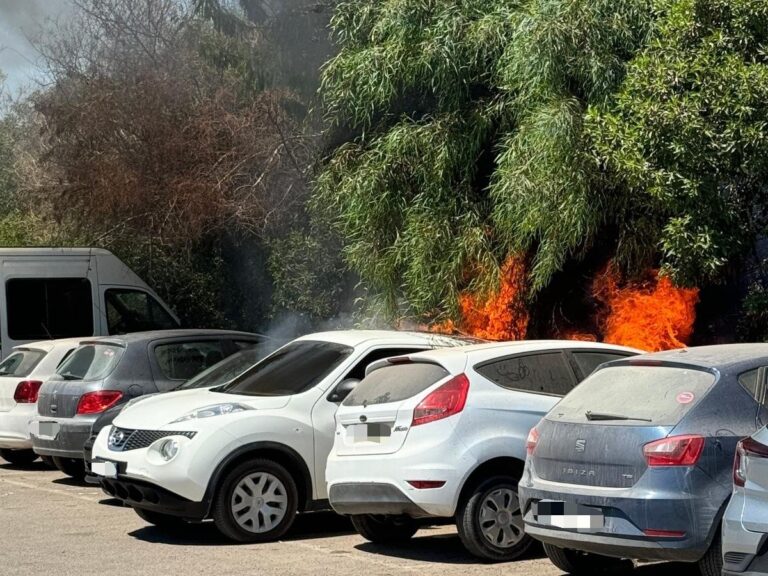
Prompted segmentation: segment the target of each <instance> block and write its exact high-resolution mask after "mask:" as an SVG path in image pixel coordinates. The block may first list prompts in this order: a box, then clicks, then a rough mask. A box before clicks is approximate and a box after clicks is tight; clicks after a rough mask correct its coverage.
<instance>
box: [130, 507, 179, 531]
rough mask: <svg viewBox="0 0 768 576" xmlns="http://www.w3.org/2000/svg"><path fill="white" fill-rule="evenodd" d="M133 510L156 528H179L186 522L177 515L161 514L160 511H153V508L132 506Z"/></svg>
mask: <svg viewBox="0 0 768 576" xmlns="http://www.w3.org/2000/svg"><path fill="white" fill-rule="evenodd" d="M133 511H134V512H136V514H137V515H138V516H139V518H141V519H142V520H144V522H149V523H150V524H152V525H154V526H157V527H158V528H179V527H182V526H185V525H186V524H187V523H186V522H185V521H184V520H183V519H182V518H179V517H178V516H171V515H170V514H163V513H162V512H155V511H154V510H143V509H142V508H134V509H133Z"/></svg>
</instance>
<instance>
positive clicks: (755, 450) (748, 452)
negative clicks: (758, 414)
mask: <svg viewBox="0 0 768 576" xmlns="http://www.w3.org/2000/svg"><path fill="white" fill-rule="evenodd" d="M747 456H749V457H750V458H768V446H766V445H765V444H761V443H760V442H758V441H757V440H753V439H752V438H744V440H742V441H741V442H739V444H738V445H737V446H736V458H734V460H733V483H734V484H735V485H736V486H738V487H740V488H743V487H744V484H746V483H747Z"/></svg>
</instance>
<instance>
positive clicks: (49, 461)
mask: <svg viewBox="0 0 768 576" xmlns="http://www.w3.org/2000/svg"><path fill="white" fill-rule="evenodd" d="M40 460H42V461H43V464H45V465H46V466H47V467H48V468H52V469H54V470H55V469H56V464H54V463H53V458H51V457H50V456H40Z"/></svg>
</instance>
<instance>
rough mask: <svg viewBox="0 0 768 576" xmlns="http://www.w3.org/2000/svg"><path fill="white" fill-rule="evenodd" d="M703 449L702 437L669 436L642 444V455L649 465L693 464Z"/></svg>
mask: <svg viewBox="0 0 768 576" xmlns="http://www.w3.org/2000/svg"><path fill="white" fill-rule="evenodd" d="M703 451H704V437H703V436H696V435H686V436H670V437H669V438H662V439H661V440H656V441H655V442H651V443H650V444H646V445H645V446H643V455H644V456H645V460H646V461H647V462H648V466H651V467H654V468H656V467H664V466H695V465H696V463H697V462H698V461H699V458H700V457H701V453H702V452H703Z"/></svg>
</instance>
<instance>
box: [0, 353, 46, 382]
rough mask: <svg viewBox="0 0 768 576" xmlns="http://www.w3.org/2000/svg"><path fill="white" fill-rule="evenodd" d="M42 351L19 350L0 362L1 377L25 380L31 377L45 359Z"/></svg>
mask: <svg viewBox="0 0 768 576" xmlns="http://www.w3.org/2000/svg"><path fill="white" fill-rule="evenodd" d="M45 354H46V353H45V352H43V351H42V350H31V349H30V350H17V351H16V352H14V353H13V354H11V355H10V356H8V358H6V359H5V360H3V361H2V362H0V376H13V377H15V378H23V377H24V376H29V374H30V373H31V372H32V370H34V369H35V367H36V366H37V365H38V364H40V361H41V360H42V359H43V358H45Z"/></svg>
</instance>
